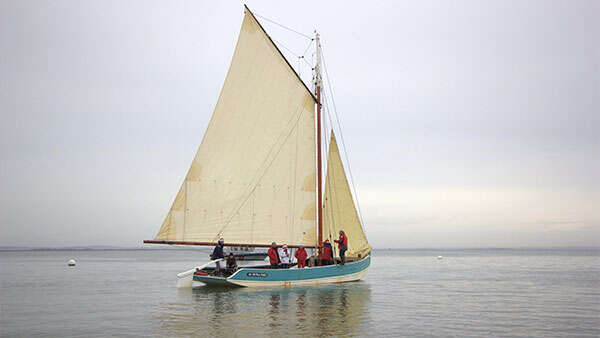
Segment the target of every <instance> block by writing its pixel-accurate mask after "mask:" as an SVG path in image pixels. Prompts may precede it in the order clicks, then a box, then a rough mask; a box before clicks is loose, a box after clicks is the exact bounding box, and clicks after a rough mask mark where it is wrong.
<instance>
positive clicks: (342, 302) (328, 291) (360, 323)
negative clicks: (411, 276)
mask: <svg viewBox="0 0 600 338" xmlns="http://www.w3.org/2000/svg"><path fill="white" fill-rule="evenodd" d="M177 294H178V296H179V297H176V301H175V302H174V303H167V304H162V305H161V306H160V307H159V309H158V311H157V313H156V314H155V316H156V317H157V318H156V319H158V320H159V322H160V326H161V327H160V330H161V334H165V335H168V336H180V335H193V334H199V333H201V334H202V335H207V336H208V335H210V336H212V335H215V336H216V335H227V336H239V335H243V336H245V335H257V336H265V335H282V334H284V335H285V336H298V335H310V336H326V335H333V334H335V335H342V336H343V335H357V336H365V335H368V333H369V332H370V325H371V324H370V319H369V317H368V311H367V310H368V307H369V304H370V300H371V289H370V287H369V284H367V283H365V282H353V283H345V284H339V285H322V286H312V287H296V288H284V289H269V290H265V289H253V288H240V289H231V288H205V287H199V288H193V289H179V290H178V292H177ZM190 294H191V297H190Z"/></svg>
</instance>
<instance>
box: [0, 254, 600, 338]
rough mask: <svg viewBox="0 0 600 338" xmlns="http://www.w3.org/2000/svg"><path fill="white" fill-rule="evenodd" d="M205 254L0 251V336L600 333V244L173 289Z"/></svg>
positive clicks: (385, 261)
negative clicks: (329, 277) (278, 281)
mask: <svg viewBox="0 0 600 338" xmlns="http://www.w3.org/2000/svg"><path fill="white" fill-rule="evenodd" d="M438 255H443V256H444V259H442V260H438V259H436V257H437V256H438ZM69 258H75V259H77V261H78V265H77V267H75V268H69V267H67V266H66V261H67V260H68V259H69ZM203 261H206V253H204V252H197V251H188V250H185V251H179V250H177V251H175V250H152V251H29V252H0V335H2V336H23V337H35V336H53V337H59V336H60V337H77V336H88V337H89V336H97V337H105V336H190V335H211V336H213V335H225V336H249V335H252V336H285V337H288V336H299V335H309V336H326V335H340V336H342V335H343V336H346V335H349V336H383V335H391V336H411V337H431V336H438V337H598V336H600V250H598V249H588V250H583V249H577V250H564V249H561V250H557V249H547V250H531V249H529V250H398V251H375V252H374V255H373V261H372V265H371V268H370V269H369V272H368V274H367V277H366V278H365V279H364V280H363V281H361V282H354V283H346V284H337V285H328V286H319V287H302V288H288V289H283V288H281V289H225V290H223V289H210V288H206V287H199V288H194V289H187V290H177V289H176V288H175V279H176V278H175V275H176V274H177V273H178V272H181V271H184V270H187V269H189V268H190V267H193V266H195V265H197V264H198V263H201V262H203Z"/></svg>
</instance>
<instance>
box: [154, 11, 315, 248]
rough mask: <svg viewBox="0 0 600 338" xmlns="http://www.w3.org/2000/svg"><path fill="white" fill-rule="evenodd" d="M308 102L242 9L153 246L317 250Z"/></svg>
mask: <svg viewBox="0 0 600 338" xmlns="http://www.w3.org/2000/svg"><path fill="white" fill-rule="evenodd" d="M314 105H315V101H314V98H313V96H312V94H311V93H310V92H309V90H308V89H307V88H306V86H305V85H304V83H302V81H301V80H300V79H299V78H298V76H297V75H296V73H295V72H294V71H293V70H292V68H291V67H290V65H289V64H288V63H287V61H286V60H285V58H284V57H283V56H282V55H281V53H280V52H279V50H278V49H277V48H276V46H275V45H274V44H273V42H272V41H271V39H270V38H269V37H268V35H267V34H266V33H265V32H264V30H263V29H262V27H260V25H259V24H258V22H257V21H256V18H254V16H253V15H252V13H250V12H249V11H248V10H247V11H246V14H245V17H244V21H243V24H242V28H241V31H240V35H239V39H238V42H237V45H236V49H235V52H234V55H233V59H232V61H231V66H230V68H229V72H228V74H227V78H226V79H225V83H224V85H223V88H222V90H221V94H220V96H219V100H218V102H217V105H216V107H215V110H214V113H213V116H212V119H211V121H210V123H209V125H208V128H207V130H206V133H205V135H204V138H203V140H202V143H201V145H200V147H199V149H198V152H197V153H196V156H195V158H194V161H193V162H192V165H191V167H190V169H189V171H188V173H187V176H186V177H185V180H184V182H183V184H182V185H181V188H180V189H179V192H178V193H177V196H176V198H175V201H174V202H173V205H172V207H171V209H170V211H169V213H168V214H167V216H166V218H165V220H164V222H163V224H162V226H161V228H160V230H159V232H158V234H157V235H156V238H155V240H163V241H205V242H214V241H215V240H216V239H217V238H218V237H219V236H223V237H224V238H225V240H226V242H228V243H240V244H268V243H271V242H272V241H276V242H278V243H287V244H289V245H300V244H303V245H307V246H311V245H314V244H315V242H316V229H315V222H316V200H315V199H316V192H315V188H316V172H315V167H316V154H315V147H316V146H315V142H316V140H315V116H314V114H315V112H314Z"/></svg>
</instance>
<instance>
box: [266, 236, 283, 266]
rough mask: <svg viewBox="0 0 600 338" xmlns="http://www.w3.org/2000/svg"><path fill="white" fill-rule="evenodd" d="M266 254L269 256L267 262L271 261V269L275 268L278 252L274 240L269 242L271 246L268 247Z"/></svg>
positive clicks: (277, 263) (278, 260) (277, 261)
mask: <svg viewBox="0 0 600 338" xmlns="http://www.w3.org/2000/svg"><path fill="white" fill-rule="evenodd" d="M267 255H268V256H269V263H271V269H277V266H278V265H279V262H280V259H279V254H278V253H277V244H276V243H275V242H273V243H271V247H270V248H269V251H267Z"/></svg>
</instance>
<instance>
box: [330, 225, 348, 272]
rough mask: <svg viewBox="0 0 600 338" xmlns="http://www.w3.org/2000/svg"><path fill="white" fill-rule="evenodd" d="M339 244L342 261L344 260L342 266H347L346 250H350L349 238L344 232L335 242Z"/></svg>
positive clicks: (341, 232) (341, 231)
mask: <svg viewBox="0 0 600 338" xmlns="http://www.w3.org/2000/svg"><path fill="white" fill-rule="evenodd" d="M333 241H334V242H336V243H337V244H338V248H339V249H340V259H341V260H342V265H344V264H346V250H348V237H347V236H346V233H344V230H340V238H339V239H335V240H333Z"/></svg>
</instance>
